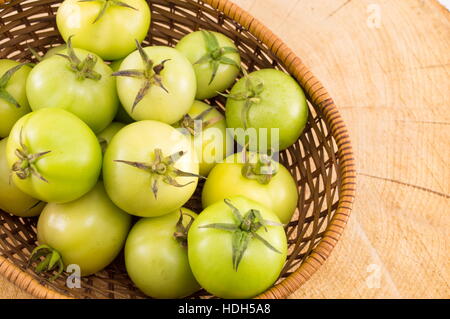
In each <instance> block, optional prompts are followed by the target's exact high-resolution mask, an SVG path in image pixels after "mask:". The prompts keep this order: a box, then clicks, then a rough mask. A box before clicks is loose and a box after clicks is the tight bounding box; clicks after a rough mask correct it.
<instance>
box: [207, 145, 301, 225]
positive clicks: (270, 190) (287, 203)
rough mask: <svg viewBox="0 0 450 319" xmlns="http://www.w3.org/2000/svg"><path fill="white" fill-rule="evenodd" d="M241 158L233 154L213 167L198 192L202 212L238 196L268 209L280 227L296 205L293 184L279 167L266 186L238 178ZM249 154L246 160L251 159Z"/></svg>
mask: <svg viewBox="0 0 450 319" xmlns="http://www.w3.org/2000/svg"><path fill="white" fill-rule="evenodd" d="M241 155H242V154H239V153H238V154H233V155H230V156H229V157H228V158H226V159H225V160H224V162H223V163H219V164H217V165H216V166H215V167H214V168H213V169H212V170H211V172H210V173H209V175H208V179H207V180H206V182H205V185H204V187H203V192H202V204H203V207H204V208H206V207H208V206H210V205H212V204H214V203H216V202H218V201H221V200H223V199H225V198H229V197H231V196H237V195H242V196H245V197H247V198H249V199H252V200H254V201H256V202H258V203H260V204H262V205H265V206H266V207H268V208H269V209H271V210H272V211H273V212H274V213H275V214H276V215H277V216H278V218H279V219H280V220H281V222H282V223H283V224H287V223H289V221H290V220H291V218H292V216H293V214H294V212H295V209H296V208H297V203H298V190H297V184H296V182H295V180H294V178H293V177H292V176H291V174H290V173H289V171H288V170H287V169H286V168H285V167H284V166H283V165H282V164H280V163H277V162H273V163H274V165H276V173H275V175H274V176H272V177H271V179H270V181H269V182H268V183H267V184H263V183H260V182H259V181H258V180H255V179H250V178H247V177H245V176H244V175H243V174H242V169H243V166H244V163H243V161H242V160H240V158H241ZM254 155H255V154H254V153H250V156H254Z"/></svg>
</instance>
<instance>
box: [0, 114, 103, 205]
mask: <svg viewBox="0 0 450 319" xmlns="http://www.w3.org/2000/svg"><path fill="white" fill-rule="evenodd" d="M6 157H7V161H8V165H9V167H12V168H15V171H14V172H13V174H12V179H13V181H14V184H15V185H16V186H17V187H18V188H19V189H20V190H22V191H23V192H24V193H26V194H28V195H30V196H32V197H34V198H37V199H40V200H42V201H45V202H56V203H64V202H69V201H72V200H75V199H77V198H79V197H81V196H83V195H84V194H86V193H87V192H88V191H89V190H91V189H92V187H94V186H95V184H96V182H97V180H98V177H99V174H100V169H101V165H102V151H101V148H100V145H99V143H98V140H97V137H96V136H95V134H94V133H93V132H92V131H91V129H90V128H89V127H88V126H87V125H86V124H85V123H84V122H83V121H81V120H80V119H79V118H78V117H76V116H75V115H73V114H72V113H69V112H67V111H64V110H62V109H59V108H46V109H42V110H39V111H35V112H31V113H29V114H27V115H25V116H24V117H22V118H21V119H20V120H19V121H17V123H16V124H15V125H14V127H13V129H12V131H11V134H10V136H9V137H8V142H7V144H6Z"/></svg>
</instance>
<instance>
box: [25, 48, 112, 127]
mask: <svg viewBox="0 0 450 319" xmlns="http://www.w3.org/2000/svg"><path fill="white" fill-rule="evenodd" d="M70 50H71V49H69V51H70ZM61 52H62V53H63V54H68V50H64V51H61ZM73 53H75V54H76V56H77V57H78V59H79V63H78V64H77V63H75V62H73V63H72V62H70V61H68V60H67V59H65V58H63V57H61V56H57V55H54V56H52V57H50V58H48V59H45V60H42V62H40V63H38V64H37V65H36V66H35V67H34V68H33V70H32V71H31V72H30V75H29V77H28V80H27V96H28V100H29V102H30V106H31V108H32V109H33V111H36V110H40V109H43V108H61V109H65V110H67V111H69V112H71V113H73V114H75V115H77V116H78V117H79V118H80V119H82V120H83V121H84V122H85V123H86V124H88V125H89V127H90V128H91V129H92V130H93V131H94V132H96V133H98V132H100V131H102V130H103V129H105V128H106V127H107V126H108V125H109V123H111V121H112V120H113V118H114V116H115V115H116V113H117V107H118V104H119V100H118V97H117V93H116V83H115V79H114V78H113V77H111V74H112V70H111V68H110V67H109V66H108V65H107V64H106V63H104V62H103V61H102V60H101V59H100V58H99V57H96V56H94V55H93V54H92V53H90V52H88V51H85V50H82V49H73ZM91 59H93V60H94V61H96V62H95V65H94V66H93V68H92V69H91V70H89V71H86V72H84V71H83V70H84V69H83V67H82V65H83V64H87V63H88V61H92V60H91ZM80 61H81V62H80ZM76 65H77V66H76ZM72 67H73V68H74V69H72ZM78 68H80V70H78ZM77 70H78V71H77Z"/></svg>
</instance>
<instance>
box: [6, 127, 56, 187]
mask: <svg viewBox="0 0 450 319" xmlns="http://www.w3.org/2000/svg"><path fill="white" fill-rule="evenodd" d="M19 144H20V148H17V149H16V151H15V154H16V157H17V161H16V162H15V163H14V164H13V166H12V169H11V170H12V172H13V173H15V174H16V175H17V177H19V178H20V179H26V178H28V177H30V176H32V175H34V176H36V177H37V178H39V179H40V180H42V181H44V182H46V183H48V180H47V179H46V178H45V177H44V176H42V175H41V174H40V173H39V171H38V169H37V167H36V162H37V161H38V160H39V159H40V158H41V157H42V156H44V155H47V154H48V153H50V152H51V151H45V152H39V153H31V152H30V151H29V149H28V147H27V146H26V145H25V142H24V140H23V127H22V128H21V130H20V141H19Z"/></svg>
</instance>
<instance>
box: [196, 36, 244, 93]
mask: <svg viewBox="0 0 450 319" xmlns="http://www.w3.org/2000/svg"><path fill="white" fill-rule="evenodd" d="M201 32H202V35H203V39H204V41H205V47H206V53H205V54H204V55H203V56H202V57H201V58H200V59H198V60H197V61H196V62H195V63H194V65H195V64H204V63H209V65H210V67H211V68H212V74H211V78H210V80H209V83H208V85H210V84H211V83H212V82H213V81H214V79H215V78H216V75H217V71H219V67H220V65H221V64H228V65H232V66H235V67H236V68H237V69H238V70H240V69H241V66H240V65H239V64H238V63H237V62H236V61H234V60H233V59H231V58H229V57H227V56H226V55H227V54H230V53H235V54H238V53H239V51H238V50H237V49H236V48H233V47H220V45H219V41H218V40H217V37H216V36H215V35H214V33H212V32H211V31H207V30H202V31H201Z"/></svg>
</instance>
